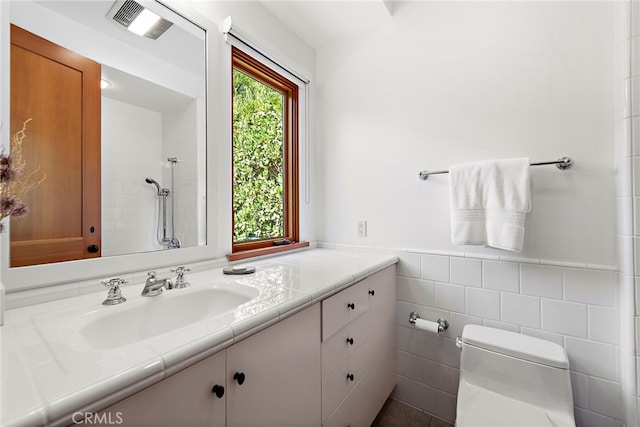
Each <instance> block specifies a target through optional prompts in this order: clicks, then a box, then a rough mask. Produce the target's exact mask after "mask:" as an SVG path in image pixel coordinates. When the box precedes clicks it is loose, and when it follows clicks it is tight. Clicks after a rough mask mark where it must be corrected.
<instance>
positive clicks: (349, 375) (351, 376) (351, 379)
mask: <svg viewBox="0 0 640 427" xmlns="http://www.w3.org/2000/svg"><path fill="white" fill-rule="evenodd" d="M347 379H348V380H349V381H353V380H354V379H355V377H354V376H353V374H347Z"/></svg>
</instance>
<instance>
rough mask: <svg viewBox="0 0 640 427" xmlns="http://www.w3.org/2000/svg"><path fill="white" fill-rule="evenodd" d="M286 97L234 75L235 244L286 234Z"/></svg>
mask: <svg viewBox="0 0 640 427" xmlns="http://www.w3.org/2000/svg"><path fill="white" fill-rule="evenodd" d="M283 102H284V96H283V94H281V93H280V92H278V91H276V90H274V89H272V88H270V87H269V86H267V85H265V84H263V83H261V82H259V81H258V80H256V79H254V78H252V77H249V76H248V75H246V74H244V73H242V72H240V71H237V70H234V71H233V212H234V230H233V241H234V242H244V241H248V240H256V239H268V238H273V237H281V236H283V235H284V198H283V168H284V165H283V159H284V155H283Z"/></svg>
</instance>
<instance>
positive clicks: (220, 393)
mask: <svg viewBox="0 0 640 427" xmlns="http://www.w3.org/2000/svg"><path fill="white" fill-rule="evenodd" d="M211 393H213V394H215V395H216V397H218V398H221V397H222V396H224V387H222V386H221V385H218V384H216V385H214V386H213V388H212V389H211Z"/></svg>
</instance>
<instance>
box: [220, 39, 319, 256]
mask: <svg viewBox="0 0 640 427" xmlns="http://www.w3.org/2000/svg"><path fill="white" fill-rule="evenodd" d="M231 52H232V53H231V58H232V60H231V75H232V82H233V71H234V70H238V71H241V72H243V73H245V74H247V75H249V76H250V77H252V78H254V79H256V80H258V81H260V82H261V83H263V84H265V85H267V86H269V87H271V88H273V89H274V90H276V91H278V92H280V93H282V94H283V95H284V96H285V102H284V114H283V116H284V117H283V119H284V129H283V140H284V142H283V144H284V179H283V197H284V236H279V237H275V238H268V239H260V240H254V241H245V242H234V237H233V230H234V229H235V212H232V227H231V242H232V253H231V254H230V255H227V258H228V259H229V260H236V259H243V258H248V257H252V256H259V255H265V254H269V253H276V252H282V251H286V250H289V249H297V248H299V247H304V246H308V245H309V244H308V242H302V243H301V242H299V223H300V219H299V182H298V181H299V178H298V177H299V165H298V163H299V161H298V153H299V148H298V146H299V136H300V132H299V99H298V85H297V84H295V83H293V82H292V81H290V80H289V79H287V78H286V77H284V76H283V75H281V74H280V73H278V72H276V71H275V70H273V69H272V68H270V67H268V66H267V65H265V64H263V63H262V62H260V61H258V60H257V59H255V58H253V57H252V56H250V55H248V54H247V53H246V52H243V51H242V50H240V49H238V48H236V47H234V46H232V48H231ZM232 85H233V83H232ZM232 97H233V93H232ZM231 105H232V107H231V108H232V112H231V117H232V123H231V126H232V135H233V99H232V102H231ZM232 138H233V137H232ZM232 146H233V141H232ZM231 164H232V171H231V174H232V177H231V178H232V181H231V182H233V173H234V171H233V149H232V150H231ZM231 191H232V196H231V200H232V201H233V188H232V189H231ZM232 209H233V202H232ZM281 239H287V240H289V241H290V242H291V244H288V245H284V246H274V242H275V241H278V240H281Z"/></svg>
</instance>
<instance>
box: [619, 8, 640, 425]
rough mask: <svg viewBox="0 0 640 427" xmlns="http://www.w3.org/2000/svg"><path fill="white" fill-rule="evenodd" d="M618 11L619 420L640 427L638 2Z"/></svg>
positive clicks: (639, 51)
mask: <svg viewBox="0 0 640 427" xmlns="http://www.w3.org/2000/svg"><path fill="white" fill-rule="evenodd" d="M618 9H619V12H618V13H617V15H616V24H617V27H616V28H617V30H618V31H617V34H616V39H615V42H616V55H617V60H616V66H617V71H618V72H617V73H616V80H615V86H614V89H615V93H616V104H615V120H616V137H615V142H616V144H615V147H616V150H615V152H616V156H615V159H616V176H617V182H616V193H617V196H618V197H617V210H618V221H617V230H616V233H617V241H618V267H619V273H618V275H617V281H618V282H619V284H620V286H619V288H620V301H621V307H620V326H621V380H622V383H621V385H622V391H621V394H622V402H623V412H622V415H623V422H624V424H625V425H626V426H627V427H638V426H639V425H640V419H639V416H638V414H639V411H638V406H639V399H638V396H639V395H640V390H639V388H640V357H639V356H640V352H639V351H638V349H639V347H640V316H638V315H639V314H640V311H639V307H640V298H639V297H640V288H639V283H640V282H639V277H640V276H639V274H640V262H639V261H640V255H639V254H640V253H639V252H638V250H639V248H640V247H639V246H638V242H640V240H639V236H640V221H639V220H638V219H639V218H640V216H639V213H640V209H639V205H638V203H639V201H640V197H638V196H640V172H639V171H640V2H639V1H638V0H632V1H629V2H621V3H620V5H619V7H618Z"/></svg>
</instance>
